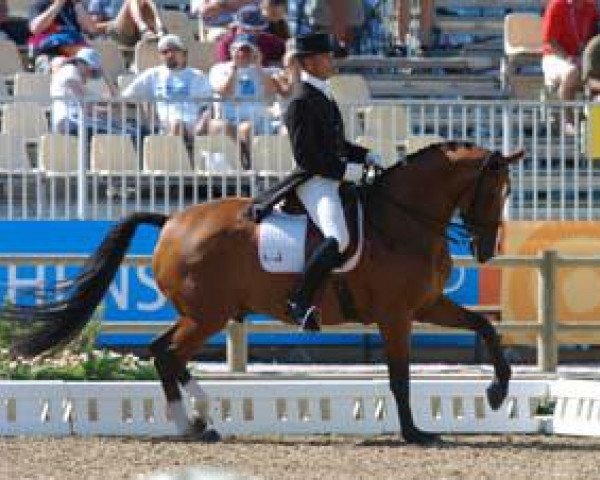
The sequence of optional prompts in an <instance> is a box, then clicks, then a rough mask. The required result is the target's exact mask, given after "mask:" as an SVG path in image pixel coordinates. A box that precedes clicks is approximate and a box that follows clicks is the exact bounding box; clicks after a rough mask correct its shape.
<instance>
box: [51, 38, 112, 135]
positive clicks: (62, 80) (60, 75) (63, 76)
mask: <svg viewBox="0 0 600 480" xmlns="http://www.w3.org/2000/svg"><path fill="white" fill-rule="evenodd" d="M102 76H103V73H102V64H101V61H100V55H99V54H98V52H97V51H96V50H94V49H93V48H88V47H84V48H82V49H80V50H79V51H78V52H77V54H76V55H75V56H74V57H71V58H67V59H66V60H63V61H62V63H61V66H60V67H58V68H57V70H56V71H55V72H54V73H53V74H52V80H51V83H50V96H51V97H63V98H64V97H71V98H73V99H75V100H77V101H68V100H66V99H61V100H58V99H57V100H54V101H53V102H52V125H53V127H54V131H56V132H59V133H69V134H75V133H76V132H77V130H78V127H79V108H80V106H79V104H80V101H81V100H83V99H85V98H86V97H89V96H90V95H91V94H92V92H90V91H89V89H88V87H87V85H86V84H87V82H88V80H89V79H91V78H100V77H102ZM109 88H110V87H109ZM111 93H112V92H111ZM86 106H89V107H90V108H91V105H89V104H88V105H86ZM90 113H91V112H90Z"/></svg>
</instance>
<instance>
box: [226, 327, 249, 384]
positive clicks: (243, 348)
mask: <svg viewBox="0 0 600 480" xmlns="http://www.w3.org/2000/svg"><path fill="white" fill-rule="evenodd" d="M227 366H228V368H229V371H230V372H232V373H244V372H245V371H246V368H247V366H248V333H247V331H246V324H245V323H244V322H238V321H235V320H231V321H229V324H228V325H227Z"/></svg>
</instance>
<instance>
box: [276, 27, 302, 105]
mask: <svg viewBox="0 0 600 480" xmlns="http://www.w3.org/2000/svg"><path fill="white" fill-rule="evenodd" d="M300 72H301V68H300V62H299V60H298V55H297V49H296V39H295V38H293V37H292V38H290V39H288V41H287V42H286V44H285V55H284V56H283V69H282V70H280V71H277V72H275V73H274V74H273V80H274V82H275V87H276V89H277V93H278V94H279V95H280V97H281V101H280V102H279V107H280V110H281V112H284V111H285V110H286V109H287V106H288V104H289V102H290V100H291V97H292V96H293V95H295V94H296V93H298V92H299V88H300V81H301V80H300Z"/></svg>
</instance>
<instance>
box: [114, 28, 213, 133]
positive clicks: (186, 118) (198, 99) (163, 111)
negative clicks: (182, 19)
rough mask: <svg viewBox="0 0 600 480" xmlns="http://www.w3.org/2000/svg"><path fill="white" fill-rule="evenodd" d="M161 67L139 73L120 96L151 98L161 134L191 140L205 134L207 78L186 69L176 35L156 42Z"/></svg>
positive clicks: (185, 52) (191, 69)
mask: <svg viewBox="0 0 600 480" xmlns="http://www.w3.org/2000/svg"><path fill="white" fill-rule="evenodd" d="M158 51H159V52H160V54H161V57H162V59H163V64H162V65H159V66H157V67H153V68H149V69H147V70H144V71H143V72H142V73H141V74H139V75H138V76H137V77H136V78H135V79H134V80H133V81H132V83H131V84H129V86H127V88H125V90H124V91H123V97H129V98H131V97H138V98H145V99H155V100H156V101H157V103H156V113H157V116H158V120H159V123H160V127H161V129H162V130H163V132H165V133H171V134H175V135H183V136H184V138H185V139H186V140H187V141H191V140H192V139H193V136H194V135H201V134H206V133H207V132H208V127H209V121H210V104H209V103H207V102H202V100H206V99H209V98H211V97H212V90H211V88H210V84H209V82H208V79H207V77H206V76H205V75H204V74H203V73H202V72H201V71H199V70H196V69H193V68H190V67H188V66H187V50H186V48H185V45H184V44H183V41H182V40H181V38H179V37H178V36H177V35H171V34H170V35H164V36H163V37H161V38H160V40H159V41H158Z"/></svg>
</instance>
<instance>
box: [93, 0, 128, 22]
mask: <svg viewBox="0 0 600 480" xmlns="http://www.w3.org/2000/svg"><path fill="white" fill-rule="evenodd" d="M122 6H123V0H88V2H87V3H86V7H85V9H86V11H87V12H88V13H89V14H90V16H91V17H92V18H93V19H94V21H95V22H97V23H99V22H106V21H108V20H111V19H113V18H115V17H116V16H117V14H118V13H119V10H120V9H121V7H122Z"/></svg>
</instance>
